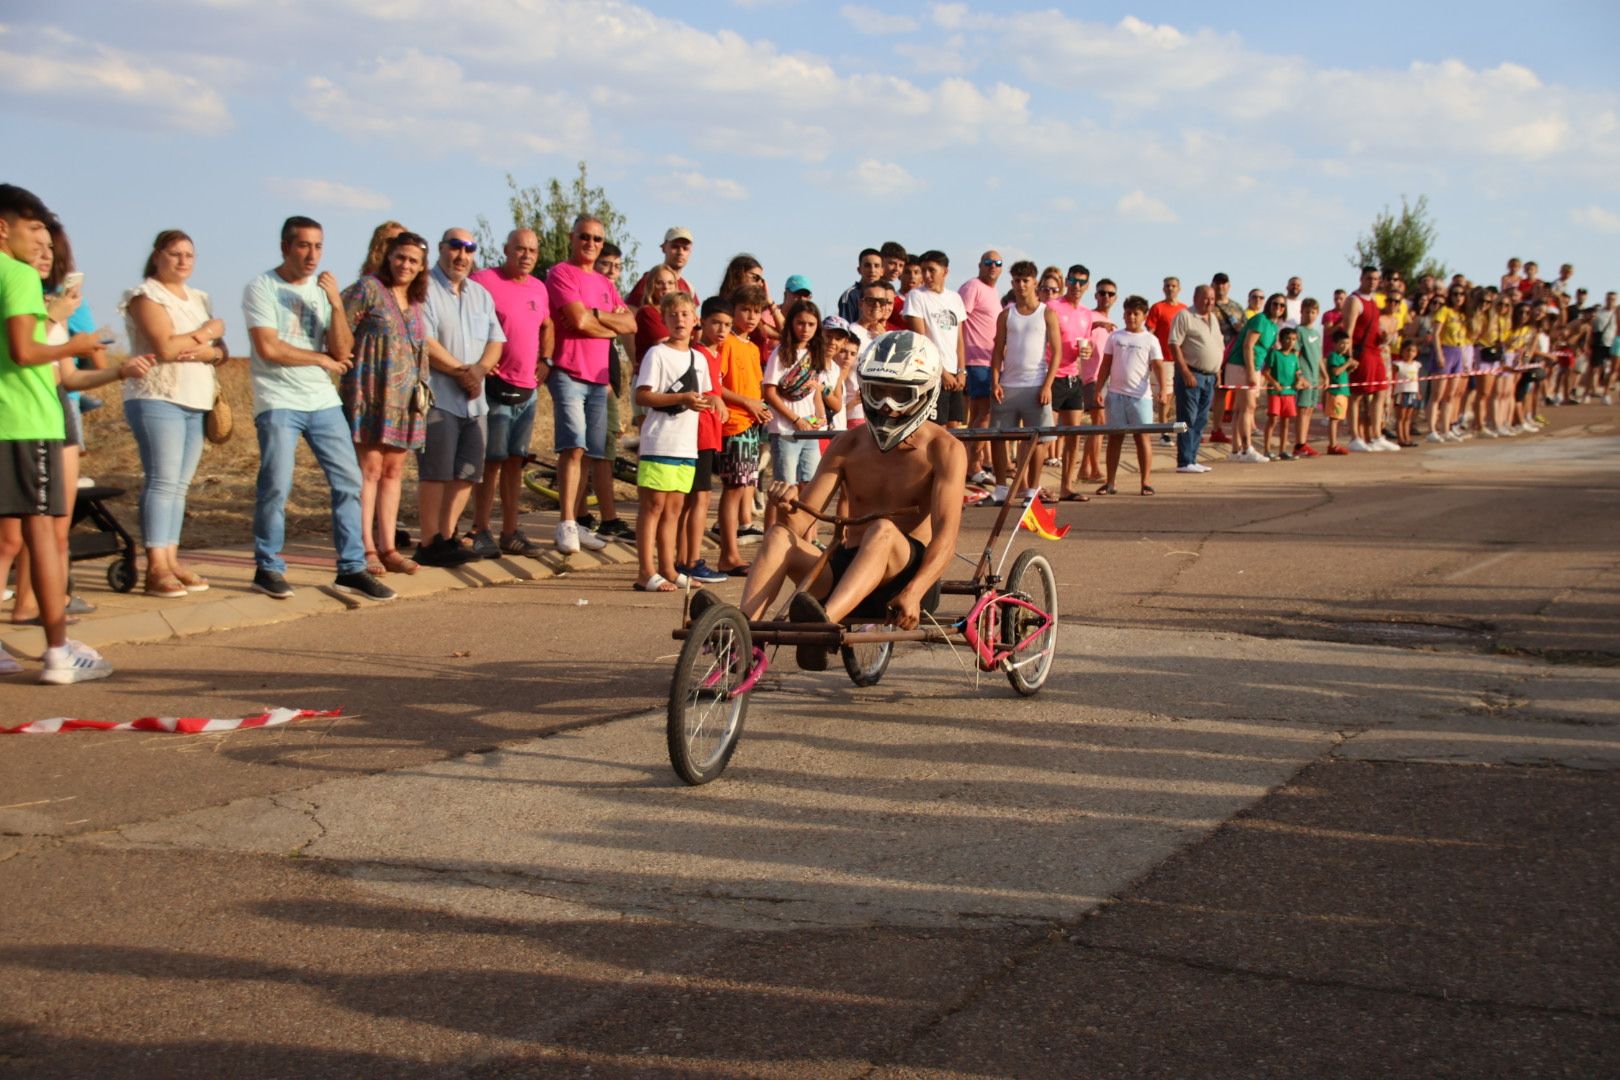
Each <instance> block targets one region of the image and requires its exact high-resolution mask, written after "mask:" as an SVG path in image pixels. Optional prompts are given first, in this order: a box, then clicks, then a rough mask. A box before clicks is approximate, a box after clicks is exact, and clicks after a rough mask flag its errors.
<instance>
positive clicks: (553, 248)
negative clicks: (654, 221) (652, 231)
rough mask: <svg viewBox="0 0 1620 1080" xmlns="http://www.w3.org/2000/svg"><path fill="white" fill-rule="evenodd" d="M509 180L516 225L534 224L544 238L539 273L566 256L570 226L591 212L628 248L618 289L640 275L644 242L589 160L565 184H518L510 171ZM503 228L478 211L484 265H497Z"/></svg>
mask: <svg viewBox="0 0 1620 1080" xmlns="http://www.w3.org/2000/svg"><path fill="white" fill-rule="evenodd" d="M506 186H507V189H508V190H509V191H510V192H511V194H510V195H509V197H508V198H507V200H506V205H507V207H508V208H509V209H510V210H511V211H512V227H513V228H514V229H533V230H534V231H535V234H536V235H537V236H539V238H540V261H539V263H538V264H537V266H536V267H535V273H537V274H541V275H544V274H545V272H546V271H547V270H549V269H551V267H552V265H553V264H554V263H560V262H566V261H567V259H568V231H569V228H570V227H571V226H572V225H573V224H574V218H576V217H578V216H579V215H580V214H590V215H591V216H592V217H595V218H598V219H600V221H601V222H602V225H603V226H604V227H605V231H606V233H607V238H608V240H610V241H612V242H613V243H615V244H617V245H619V247H620V249H622V250H623V252H624V270H623V272H622V273H621V274H620V275H619V280H618V281H616V282H614V284H615V285H617V286H618V287H619V291H620V292H625V291H627V290H628V286H629V285H630V284H634V283H635V281H636V276H637V275H636V256H637V254H638V253H639V252H640V250H641V247H640V245H639V244H637V243H636V241H635V240H634V239H633V238H632V237H631V236H630V230H629V228H628V219H626V218H625V216H624V215H623V214H621V213H620V212H619V211H618V209H616V208H615V207H614V205H613V201H612V200H611V199H609V198H608V194H607V191H606V189H604V188H602V187H600V186H597V187H592V186H591V182H590V177H589V175H588V174H587V172H586V168H585V163H584V162H583V161H581V162H580V163H579V173H578V174H577V175H576V176H575V177H574V178H573V180H572V181H570V182H569V183H568V184H567V185H566V186H565V185H564V184H563V182H562V181H561V180H558V179H557V178H556V177H552V178H551V179H549V180H547V181H546V182H545V183H544V184H534V185H531V186H529V187H519V186H518V183H517V181H516V180H514V179H513V178H512V174H511V173H507V174H506ZM505 240H506V237H505V234H504V233H503V234H502V235H500V236H497V235H496V234H495V228H494V226H492V225H491V224H490V222H489V219H488V218H486V217H484V216H483V215H482V214H480V215H479V216H478V249H479V252H480V253H481V254H482V255H483V257H484V264H485V265H486V266H494V265H496V264H498V263H499V262H500V261H501V259H502V255H501V248H502V247H503V246H504V244H505Z"/></svg>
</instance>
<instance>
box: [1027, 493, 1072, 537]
mask: <svg viewBox="0 0 1620 1080" xmlns="http://www.w3.org/2000/svg"><path fill="white" fill-rule="evenodd" d="M1018 527H1019V528H1020V529H1028V530H1029V531H1030V532H1032V533H1035V534H1036V535H1038V536H1039V537H1041V539H1043V540H1061V539H1063V538H1064V537H1065V536H1068V535H1069V526H1067V525H1065V526H1063V527H1062V528H1061V529H1060V528H1058V523H1057V516H1056V515H1055V514H1053V513H1052V511H1051V509H1050V508H1049V507H1046V506H1042V505H1041V497H1040V496H1039V495H1037V496H1035V501H1034V502H1032V503H1030V504H1029V509H1027V510H1025V511H1024V516H1023V517H1022V518H1021V519H1020V520H1019V522H1018Z"/></svg>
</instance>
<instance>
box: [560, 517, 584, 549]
mask: <svg viewBox="0 0 1620 1080" xmlns="http://www.w3.org/2000/svg"><path fill="white" fill-rule="evenodd" d="M557 550H558V551H560V552H562V553H563V554H564V555H572V554H574V553H575V552H576V551H578V550H579V523H578V522H576V521H559V522H557Z"/></svg>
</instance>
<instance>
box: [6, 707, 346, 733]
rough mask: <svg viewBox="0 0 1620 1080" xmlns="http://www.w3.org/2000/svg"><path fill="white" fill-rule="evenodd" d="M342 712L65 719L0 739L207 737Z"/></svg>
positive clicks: (34, 725) (39, 723)
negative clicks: (115, 734)
mask: <svg viewBox="0 0 1620 1080" xmlns="http://www.w3.org/2000/svg"><path fill="white" fill-rule="evenodd" d="M342 713H343V710H342V709H271V710H270V711H269V712H262V713H259V714H258V715H257V716H242V717H237V718H236V719H234V720H227V719H209V718H207V717H201V716H143V717H141V718H140V719H139V720H127V721H125V722H124V723H122V724H115V723H113V722H112V721H111V720H73V719H70V718H68V717H66V716H57V717H52V718H51V719H49V720H35V721H34V722H32V723H29V724H18V725H17V726H16V727H8V728H0V735H56V734H59V733H61V732H64V731H166V732H169V733H170V734H174V735H204V734H210V733H212V732H216V731H237V730H240V729H242V728H257V727H276V726H277V725H280V724H290V723H292V722H293V721H295V720H314V719H317V718H319V717H325V716H339V715H342Z"/></svg>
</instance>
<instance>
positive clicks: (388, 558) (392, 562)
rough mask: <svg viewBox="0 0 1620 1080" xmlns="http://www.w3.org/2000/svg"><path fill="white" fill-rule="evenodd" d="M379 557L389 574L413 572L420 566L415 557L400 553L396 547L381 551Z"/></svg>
mask: <svg viewBox="0 0 1620 1080" xmlns="http://www.w3.org/2000/svg"><path fill="white" fill-rule="evenodd" d="M381 558H382V564H383V567H384V568H385V569H387V571H388V572H389V573H390V574H414V573H416V572H417V571H418V570H420V569H421V568H422V567H421V566H420V565H419V564H418V563H417V561H416V560H415V559H412V558H409V557H408V556H405V555H401V554H400V553H399V549H397V548H390V549H389V550H387V551H385V552H383V553H382V556H381Z"/></svg>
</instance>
